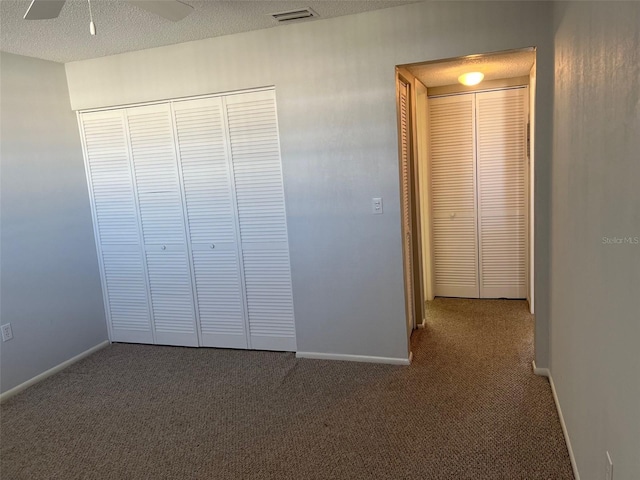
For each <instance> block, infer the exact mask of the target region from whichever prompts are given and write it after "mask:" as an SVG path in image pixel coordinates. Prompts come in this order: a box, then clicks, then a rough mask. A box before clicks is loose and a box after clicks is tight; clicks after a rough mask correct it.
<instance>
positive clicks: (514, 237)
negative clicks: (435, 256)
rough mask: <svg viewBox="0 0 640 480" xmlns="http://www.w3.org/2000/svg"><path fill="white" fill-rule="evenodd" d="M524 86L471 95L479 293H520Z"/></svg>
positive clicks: (522, 289) (523, 279)
mask: <svg viewBox="0 0 640 480" xmlns="http://www.w3.org/2000/svg"><path fill="white" fill-rule="evenodd" d="M525 100H526V89H524V88H519V89H512V90H501V91H495V92H485V93H478V94H477V151H478V153H477V155H478V167H477V168H478V224H479V227H478V228H479V238H480V296H481V297H483V298H500V297H504V298H525V297H526V294H527V292H526V230H525V221H526V211H525V210H526V196H525V195H526V190H525V169H526V167H527V164H526V161H527V159H526V112H525V106H526V105H525Z"/></svg>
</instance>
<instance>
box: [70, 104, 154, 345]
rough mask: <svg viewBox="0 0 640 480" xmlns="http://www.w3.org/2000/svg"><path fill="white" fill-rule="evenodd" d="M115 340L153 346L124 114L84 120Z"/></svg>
mask: <svg viewBox="0 0 640 480" xmlns="http://www.w3.org/2000/svg"><path fill="white" fill-rule="evenodd" d="M80 126H81V130H82V132H83V135H82V139H83V146H84V156H85V165H86V171H87V182H88V185H89V192H90V198H91V204H92V212H93V224H94V230H95V235H96V243H97V246H98V260H99V263H100V270H101V273H102V285H103V294H104V299H105V309H106V314H107V318H108V324H109V333H110V338H111V340H112V341H114V342H135V343H154V335H153V329H152V323H151V309H150V305H149V296H148V290H147V274H146V266H145V265H146V264H145V260H144V246H143V243H142V235H141V232H140V225H139V217H138V208H137V206H136V200H135V192H134V185H133V178H132V171H131V163H130V157H129V148H128V144H127V133H126V126H125V116H124V111H123V110H110V111H105V112H92V113H85V114H83V115H81V116H80Z"/></svg>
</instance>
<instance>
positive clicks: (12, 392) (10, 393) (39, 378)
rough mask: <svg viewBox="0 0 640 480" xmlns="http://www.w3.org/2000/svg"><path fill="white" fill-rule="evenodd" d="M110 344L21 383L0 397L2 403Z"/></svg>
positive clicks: (102, 343)
mask: <svg viewBox="0 0 640 480" xmlns="http://www.w3.org/2000/svg"><path fill="white" fill-rule="evenodd" d="M109 343H110V342H109V340H105V341H104V342H101V343H99V344H98V345H96V346H95V347H91V348H90V349H88V350H85V351H84V352H82V353H79V354H78V355H76V356H75V357H73V358H70V359H69V360H66V361H64V362H62V363H61V364H59V365H56V366H55V367H53V368H50V369H49V370H47V371H46V372H42V373H41V374H40V375H36V376H35V377H33V378H32V379H30V380H27V381H26V382H23V383H21V384H20V385H18V386H16V387H13V388H12V389H11V390H7V391H6V392H4V393H3V394H1V395H0V403H2V402H4V401H5V400H8V399H9V398H11V397H13V396H14V395H16V394H18V393H20V392H21V391H23V390H25V389H26V388H29V387H30V386H31V385H34V384H36V383H38V382H41V381H42V380H44V379H45V378H48V377H50V376H51V375H54V374H56V373H58V372H59V371H61V370H64V369H65V368H67V367H68V366H70V365H72V364H74V363H76V362H78V361H80V360H82V359H83V358H86V357H88V356H89V355H91V354H93V353H95V352H97V351H98V350H101V349H103V348H104V347H106V346H107V345H109Z"/></svg>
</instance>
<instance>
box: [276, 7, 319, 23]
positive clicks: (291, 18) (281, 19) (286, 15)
mask: <svg viewBox="0 0 640 480" xmlns="http://www.w3.org/2000/svg"><path fill="white" fill-rule="evenodd" d="M271 16H272V17H273V19H274V20H275V21H276V22H278V23H290V22H297V21H300V20H308V19H311V18H317V17H318V14H317V13H316V12H314V11H313V10H311V9H310V8H302V9H300V10H290V11H288V12H280V13H272V14H271Z"/></svg>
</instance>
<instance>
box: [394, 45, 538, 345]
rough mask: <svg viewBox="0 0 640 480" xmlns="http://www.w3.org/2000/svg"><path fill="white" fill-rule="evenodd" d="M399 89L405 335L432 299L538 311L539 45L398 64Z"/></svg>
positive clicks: (422, 319)
mask: <svg viewBox="0 0 640 480" xmlns="http://www.w3.org/2000/svg"><path fill="white" fill-rule="evenodd" d="M474 72H479V73H480V74H481V75H478V77H481V78H480V81H479V83H475V84H474V85H463V84H462V82H464V81H465V80H466V79H465V78H463V76H464V74H468V73H474ZM482 77H483V78H482ZM396 90H397V105H398V135H399V142H398V144H399V166H400V192H401V200H402V201H401V208H402V238H403V242H402V243H403V258H404V273H405V275H404V282H405V300H406V311H407V338H408V340H409V338H410V336H411V332H412V331H413V330H414V329H415V328H420V327H424V326H425V324H426V311H427V303H428V302H431V301H433V300H434V299H435V298H436V297H457V298H486V299H489V298H491V299H496V298H503V299H504V298H506V299H522V300H526V302H527V306H528V310H529V311H530V313H531V314H533V313H534V304H535V301H534V298H535V292H534V275H535V272H534V254H535V252H534V227H533V226H534V214H535V211H534V178H535V148H534V147H535V128H534V127H535V93H536V50H535V47H530V48H525V49H519V50H509V51H502V52H494V53H486V54H474V55H469V56H465V57H458V58H450V59H443V60H435V61H427V62H420V63H412V64H405V65H398V66H397V67H396Z"/></svg>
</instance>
